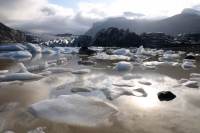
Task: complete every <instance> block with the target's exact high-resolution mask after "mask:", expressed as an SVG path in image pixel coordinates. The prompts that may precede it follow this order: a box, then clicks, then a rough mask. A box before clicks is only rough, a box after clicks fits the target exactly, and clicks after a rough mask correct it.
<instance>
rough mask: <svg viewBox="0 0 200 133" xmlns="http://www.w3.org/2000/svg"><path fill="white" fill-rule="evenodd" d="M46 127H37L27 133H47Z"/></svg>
mask: <svg viewBox="0 0 200 133" xmlns="http://www.w3.org/2000/svg"><path fill="white" fill-rule="evenodd" d="M45 129H46V127H37V128H36V129H33V130H30V131H28V132H27V133H45Z"/></svg>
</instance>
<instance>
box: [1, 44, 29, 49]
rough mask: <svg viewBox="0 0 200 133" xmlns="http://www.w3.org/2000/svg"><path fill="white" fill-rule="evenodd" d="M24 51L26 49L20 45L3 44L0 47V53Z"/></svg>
mask: <svg viewBox="0 0 200 133" xmlns="http://www.w3.org/2000/svg"><path fill="white" fill-rule="evenodd" d="M23 50H26V47H25V46H24V45H22V44H20V43H17V44H10V43H8V44H3V45H0V51H23Z"/></svg>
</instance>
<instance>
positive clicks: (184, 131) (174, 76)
mask: <svg viewBox="0 0 200 133" xmlns="http://www.w3.org/2000/svg"><path fill="white" fill-rule="evenodd" d="M61 57H62V58H63V57H65V58H66V59H67V61H66V62H65V63H63V64H61V65H59V66H62V67H65V68H73V69H77V70H78V69H82V68H89V69H91V72H90V73H87V74H81V75H80V74H72V73H68V72H66V73H60V74H51V75H49V76H46V77H45V78H43V79H40V80H35V81H25V82H20V83H17V82H16V83H12V84H9V85H2V84H1V86H0V132H4V131H6V130H12V131H14V132H16V133H25V132H28V131H30V130H32V129H35V128H37V127H45V129H44V131H45V132H47V133H85V132H87V133H122V132H123V133H155V132H158V133H159V132H162V133H199V132H200V127H199V123H200V98H199V96H200V91H199V88H197V89H193V88H187V87H184V86H181V85H180V84H179V83H178V80H180V79H181V78H187V79H188V78H189V75H190V73H193V72H195V73H200V69H199V68H200V61H199V60H200V58H199V57H197V64H196V65H197V68H194V69H192V70H187V71H186V70H183V69H182V68H181V66H170V65H164V66H158V67H157V69H156V70H148V69H144V68H143V67H142V66H140V65H134V68H133V70H131V71H130V72H117V71H115V70H113V66H114V63H115V62H112V61H99V60H98V61H97V60H95V61H97V64H96V65H94V66H84V65H78V63H77V61H78V60H80V58H84V59H87V57H79V56H78V55H59V56H58V55H57V56H56V55H52V56H48V55H36V56H35V57H34V58H33V59H32V60H31V61H25V62H24V64H25V66H27V67H28V66H31V65H35V64H40V63H42V62H44V61H49V60H55V59H58V58H61ZM150 60H157V59H150ZM180 61H181V60H180ZM0 62H1V64H0V70H5V69H9V70H12V71H17V69H19V68H18V63H17V62H13V61H8V60H1V61H0ZM39 72H40V71H35V72H34V73H39ZM127 74H134V75H139V76H140V77H141V78H136V79H130V80H125V79H124V77H125V76H126V75H127ZM144 81H145V82H146V81H148V82H150V83H151V85H145V84H142V83H141V82H144ZM63 84H65V87H62V85H63ZM123 84H126V85H129V87H130V88H131V89H138V88H142V89H144V91H145V92H146V93H147V97H137V96H125V95H124V96H120V97H119V98H116V99H114V100H112V101H110V100H108V99H106V98H104V97H102V95H99V92H98V90H97V92H96V93H94V94H92V95H93V96H95V97H100V98H102V99H104V100H105V101H106V102H109V103H112V104H113V105H115V106H116V107H117V108H118V110H119V111H118V113H117V114H115V115H114V116H112V117H111V118H109V122H105V123H102V125H99V126H97V127H85V126H81V125H79V126H77V125H67V124H65V123H59V122H53V121H48V120H44V119H40V118H37V117H35V116H33V115H32V114H31V113H29V111H28V107H29V106H30V105H31V104H33V103H36V102H39V101H41V100H44V99H49V98H55V97H57V96H59V95H71V94H72V93H71V92H70V88H72V87H88V86H90V87H93V88H98V87H101V88H102V87H110V86H115V85H119V86H120V85H123ZM66 86H67V87H66ZM131 86H132V87H131ZM162 90H169V91H172V92H173V93H174V94H175V95H176V96H177V97H176V99H174V100H172V101H169V102H160V101H159V99H158V98H157V93H158V92H159V91H162ZM80 95H86V96H87V95H90V94H89V93H80Z"/></svg>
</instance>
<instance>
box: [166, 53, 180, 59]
mask: <svg viewBox="0 0 200 133" xmlns="http://www.w3.org/2000/svg"><path fill="white" fill-rule="evenodd" d="M178 58H180V55H179V54H175V53H173V54H172V53H171V54H170V53H164V54H163V59H164V60H167V61H172V60H176V59H178Z"/></svg>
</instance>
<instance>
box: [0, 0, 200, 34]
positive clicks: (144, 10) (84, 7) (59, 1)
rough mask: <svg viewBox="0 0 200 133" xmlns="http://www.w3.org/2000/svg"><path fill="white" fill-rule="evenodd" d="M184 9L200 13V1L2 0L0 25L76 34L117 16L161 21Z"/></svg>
mask: <svg viewBox="0 0 200 133" xmlns="http://www.w3.org/2000/svg"><path fill="white" fill-rule="evenodd" d="M184 8H195V9H198V10H200V0H0V21H1V22H3V23H5V24H7V25H8V26H11V27H14V28H18V29H21V30H25V31H31V32H40V33H66V32H68V33H75V34H81V33H83V32H85V31H86V30H88V28H90V27H91V26H92V24H93V23H94V22H96V21H99V20H102V19H105V18H108V17H115V16H125V17H129V18H130V17H132V18H133V17H134V18H135V17H143V18H159V17H167V16H172V15H175V14H178V13H180V12H181V11H182V10H183V9H184Z"/></svg>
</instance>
